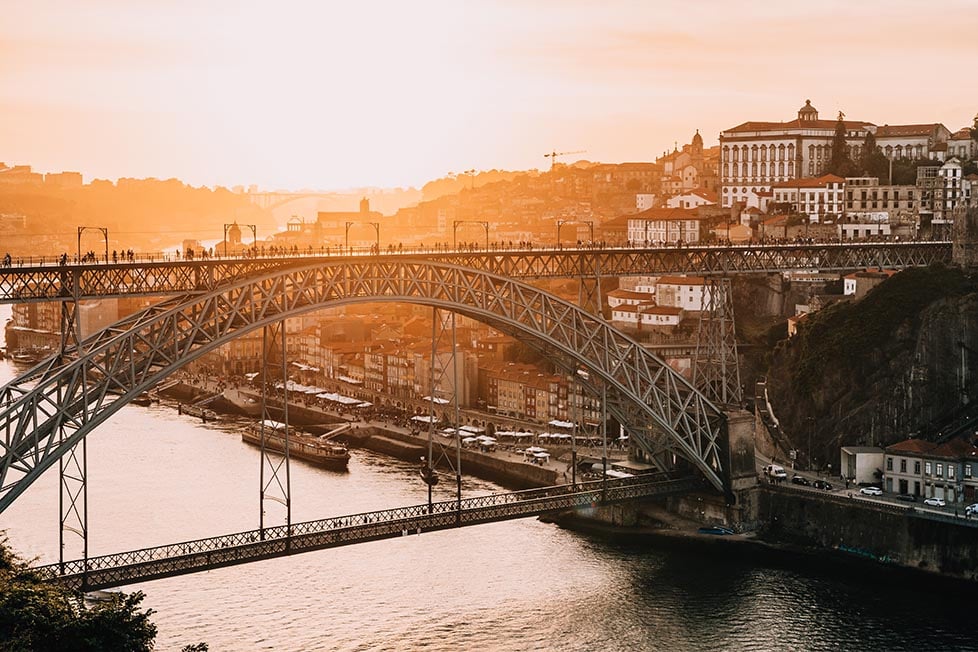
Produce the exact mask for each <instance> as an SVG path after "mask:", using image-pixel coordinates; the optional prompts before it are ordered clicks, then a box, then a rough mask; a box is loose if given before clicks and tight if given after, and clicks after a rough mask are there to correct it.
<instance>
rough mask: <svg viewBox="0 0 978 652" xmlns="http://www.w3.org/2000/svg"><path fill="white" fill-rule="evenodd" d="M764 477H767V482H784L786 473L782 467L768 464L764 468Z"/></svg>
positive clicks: (786, 476)
mask: <svg viewBox="0 0 978 652" xmlns="http://www.w3.org/2000/svg"><path fill="white" fill-rule="evenodd" d="M764 475H766V476H767V477H768V479H769V480H772V481H774V480H786V479H787V478H788V473H787V471H785V470H784V467H783V466H780V465H778V464H768V465H767V466H765V467H764Z"/></svg>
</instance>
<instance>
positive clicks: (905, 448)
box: [886, 439, 937, 453]
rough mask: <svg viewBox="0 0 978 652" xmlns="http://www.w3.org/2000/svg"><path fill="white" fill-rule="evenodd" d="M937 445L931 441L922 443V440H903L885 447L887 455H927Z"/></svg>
mask: <svg viewBox="0 0 978 652" xmlns="http://www.w3.org/2000/svg"><path fill="white" fill-rule="evenodd" d="M936 446H937V444H935V443H934V442H931V441H924V440H923V439H904V440H903V441H900V442H897V443H895V444H892V445H890V446H887V447H886V452H887V453H928V452H930V451H931V450H933V449H934V448H935V447H936Z"/></svg>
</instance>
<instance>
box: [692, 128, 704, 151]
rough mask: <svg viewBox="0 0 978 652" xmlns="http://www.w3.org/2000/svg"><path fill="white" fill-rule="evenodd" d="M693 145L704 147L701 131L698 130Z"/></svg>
mask: <svg viewBox="0 0 978 652" xmlns="http://www.w3.org/2000/svg"><path fill="white" fill-rule="evenodd" d="M693 144H694V145H699V146H700V147H703V137H702V136H700V130H699V129H697V130H696V133H695V134H694V135H693Z"/></svg>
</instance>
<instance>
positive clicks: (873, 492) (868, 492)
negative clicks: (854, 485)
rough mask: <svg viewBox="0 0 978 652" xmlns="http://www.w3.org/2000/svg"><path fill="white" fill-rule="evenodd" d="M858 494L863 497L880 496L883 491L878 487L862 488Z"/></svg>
mask: <svg viewBox="0 0 978 652" xmlns="http://www.w3.org/2000/svg"><path fill="white" fill-rule="evenodd" d="M859 493H861V494H862V495H864V496H882V495H883V490H882V489H880V488H879V487H863V488H862V489H860V490H859Z"/></svg>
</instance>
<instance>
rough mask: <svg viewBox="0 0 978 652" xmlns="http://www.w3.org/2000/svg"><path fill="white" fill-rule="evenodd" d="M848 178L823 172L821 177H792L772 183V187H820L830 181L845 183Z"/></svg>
mask: <svg viewBox="0 0 978 652" xmlns="http://www.w3.org/2000/svg"><path fill="white" fill-rule="evenodd" d="M845 182H846V180H845V179H843V178H842V177H837V176H835V175H834V174H823V175H822V176H820V177H807V178H804V179H792V180H791V181H781V182H780V183H775V184H772V185H771V187H772V188H820V187H822V186H825V185H828V184H830V183H845Z"/></svg>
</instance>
